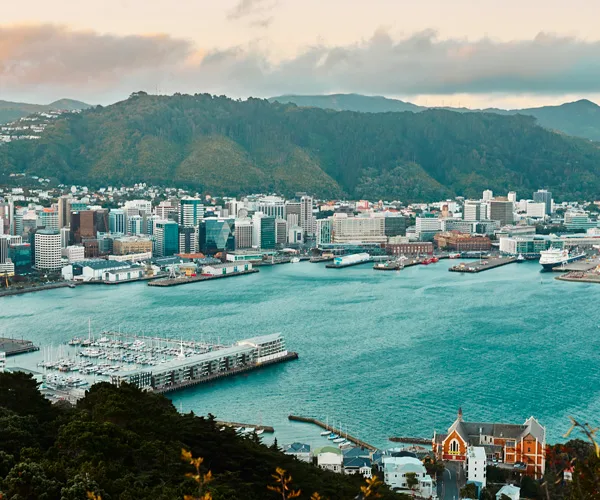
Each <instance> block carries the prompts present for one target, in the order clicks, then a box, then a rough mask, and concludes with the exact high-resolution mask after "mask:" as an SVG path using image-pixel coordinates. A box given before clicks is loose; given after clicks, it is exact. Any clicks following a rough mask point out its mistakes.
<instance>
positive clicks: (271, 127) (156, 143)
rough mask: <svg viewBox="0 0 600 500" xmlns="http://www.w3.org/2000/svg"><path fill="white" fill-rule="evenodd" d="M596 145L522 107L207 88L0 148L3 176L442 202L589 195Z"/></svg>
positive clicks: (132, 101)
mask: <svg viewBox="0 0 600 500" xmlns="http://www.w3.org/2000/svg"><path fill="white" fill-rule="evenodd" d="M599 169H600V150H599V149H598V147H597V145H595V144H593V143H590V142H589V141H585V140H582V139H576V138H572V137H567V136H564V135H562V134H557V133H554V132H551V131H549V130H546V129H544V128H542V127H540V126H538V125H536V123H535V119H534V118H532V117H529V116H521V115H517V116H501V115H499V114H491V113H489V114H488V113H457V112H451V111H445V110H428V111H424V112H421V113H411V112H403V113H357V112H349V111H344V112H333V111H329V110H323V109H317V108H298V107H296V106H295V105H293V104H279V103H269V102H268V101H265V100H261V99H249V100H247V101H243V102H240V101H234V100H231V99H228V98H226V97H215V96H210V95H207V94H201V95H200V94H197V95H193V96H190V95H175V96H171V97H167V96H151V95H146V94H144V93H135V94H132V96H131V97H130V98H129V99H127V100H126V101H123V102H120V103H117V104H115V105H112V106H107V107H104V108H102V107H96V108H92V109H89V110H86V111H84V112H83V113H81V114H77V115H70V116H67V117H64V118H61V119H58V120H56V122H54V123H53V124H52V125H51V126H49V127H48V128H47V129H46V131H45V132H44V134H43V136H42V138H41V139H40V140H37V141H14V142H12V143H10V144H8V145H7V146H6V147H2V148H0V176H2V175H6V174H7V173H10V172H29V173H31V174H36V175H40V176H44V177H50V178H53V179H54V178H55V179H57V180H59V181H61V182H65V183H78V182H81V183H86V184H90V185H99V184H106V183H120V182H123V183H133V182H142V181H143V182H149V183H155V184H162V185H165V184H170V185H173V184H174V185H178V186H182V187H189V188H194V189H197V190H200V191H202V192H205V193H210V194H214V195H231V194H233V195H237V194H239V193H240V192H251V191H254V192H256V191H263V192H270V191H279V192H282V193H284V194H288V195H289V194H293V193H295V192H296V191H308V192H311V193H313V194H315V195H318V196H322V197H340V196H345V195H347V196H351V197H353V198H370V199H382V198H383V199H401V200H403V201H412V200H424V201H428V200H438V199H440V198H443V197H448V196H453V195H464V196H476V195H477V196H478V195H479V194H480V193H481V191H482V190H483V189H486V188H490V189H492V190H494V191H497V192H506V191H508V190H516V191H518V192H531V191H532V190H535V189H537V188H538V187H540V186H544V187H548V188H550V189H552V190H553V191H554V192H556V193H560V194H561V195H562V196H564V197H566V198H571V199H581V198H586V197H587V198H589V197H590V196H593V195H595V193H596V192H597V188H598V185H597V182H598V181H597V179H598V173H599Z"/></svg>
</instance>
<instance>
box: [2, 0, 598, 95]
mask: <svg viewBox="0 0 600 500" xmlns="http://www.w3.org/2000/svg"><path fill="white" fill-rule="evenodd" d="M257 1H258V0H255V1H254V2H252V1H250V2H247V1H246V2H244V1H242V2H241V3H240V4H238V7H239V6H240V5H242V4H244V5H246V7H244V9H249V8H250V7H251V6H252V5H254V6H256V5H258V4H257ZM259 4H263V2H259ZM248 5H250V7H248ZM240 12H242V14H240V15H243V12H249V11H247V10H246V11H244V10H243V9H242V10H241V11H240ZM264 45H265V44H264V43H263V42H258V43H252V44H249V45H248V46H243V47H242V46H240V47H230V48H227V49H211V48H210V47H208V48H206V47H202V48H199V47H195V46H194V45H193V44H192V43H191V42H189V41H187V40H183V39H178V38H173V37H170V36H167V35H144V36H142V35H132V36H116V35H103V34H99V33H95V32H92V31H74V30H70V29H68V28H66V27H61V26H54V25H37V26H8V27H6V26H5V27H2V26H0V89H2V96H1V97H2V98H4V99H7V98H8V97H7V96H19V97H20V98H26V97H27V96H28V95H35V96H36V97H39V96H48V98H55V97H63V96H65V95H68V96H71V97H73V98H84V97H86V98H87V99H88V100H91V101H92V102H107V101H109V100H110V99H112V98H113V97H114V96H118V98H120V97H125V96H127V95H128V94H129V93H130V92H132V91H135V90H147V91H149V92H154V91H155V90H156V87H157V86H160V88H161V89H162V90H163V91H166V92H171V93H172V92H188V93H195V92H212V93H217V94H228V95H232V96H234V97H245V96H249V95H254V96H262V97H267V96H272V95H278V94H283V93H303V94H307V93H327V92H358V93H367V94H383V95H393V96H411V95H425V94H429V95H452V94H471V95H473V94H481V95H483V94H490V93H507V94H536V95H559V94H576V93H579V94H583V95H585V94H586V93H593V92H599V91H600V42H598V41H585V40H580V39H577V38H574V37H565V36H559V35H553V34H547V33H540V34H538V35H537V36H536V37H534V38H532V39H530V40H515V41H511V42H500V41H496V40H492V39H489V38H482V39H479V40H474V41H471V40H466V39H456V38H449V39H442V38H440V37H439V36H438V35H437V33H436V32H435V31H432V30H429V31H423V32H419V33H415V34H412V35H410V36H406V37H403V38H395V37H393V36H392V35H391V34H390V33H389V32H387V31H385V30H379V31H377V32H376V33H375V34H374V35H373V36H372V37H370V38H368V39H365V40H361V41H359V42H356V43H354V44H348V45H337V46H332V45H325V44H323V43H319V44H315V45H313V46H310V47H306V48H305V49H303V50H301V51H299V52H298V54H297V55H296V56H294V57H291V58H287V59H283V60H274V59H273V58H272V57H270V54H269V52H268V50H266V49H265V48H264ZM32 100H33V99H32ZM36 100H37V101H39V99H36Z"/></svg>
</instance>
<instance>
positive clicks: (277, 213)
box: [258, 196, 286, 219]
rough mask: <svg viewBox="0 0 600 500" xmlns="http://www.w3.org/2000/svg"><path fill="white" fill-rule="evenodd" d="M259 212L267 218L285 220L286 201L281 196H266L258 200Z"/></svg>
mask: <svg viewBox="0 0 600 500" xmlns="http://www.w3.org/2000/svg"><path fill="white" fill-rule="evenodd" d="M258 211H259V212H262V213H263V214H265V215H266V216H267V217H274V218H275V219H285V215H286V214H285V200H284V199H283V198H280V197H279V196H265V197H263V198H260V199H259V200H258Z"/></svg>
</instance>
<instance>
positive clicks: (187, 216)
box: [179, 198, 204, 228]
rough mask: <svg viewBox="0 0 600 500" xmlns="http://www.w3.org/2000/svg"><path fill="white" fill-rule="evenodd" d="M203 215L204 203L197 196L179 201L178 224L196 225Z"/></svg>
mask: <svg viewBox="0 0 600 500" xmlns="http://www.w3.org/2000/svg"><path fill="white" fill-rule="evenodd" d="M203 217H204V205H203V203H202V200H201V199H199V198H184V199H182V200H180V202H179V225H180V226H182V227H194V228H196V227H198V224H200V220H201V219H202V218H203Z"/></svg>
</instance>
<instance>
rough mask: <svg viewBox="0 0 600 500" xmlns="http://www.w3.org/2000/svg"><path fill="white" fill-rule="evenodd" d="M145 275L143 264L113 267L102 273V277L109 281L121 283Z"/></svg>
mask: <svg viewBox="0 0 600 500" xmlns="http://www.w3.org/2000/svg"><path fill="white" fill-rule="evenodd" d="M143 275H144V268H143V267H142V266H131V267H126V268H125V269H111V270H110V271H105V272H104V274H103V275H102V279H103V280H104V281H106V282H108V283H120V282H125V281H131V280H138V279H140V278H142V276H143Z"/></svg>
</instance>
